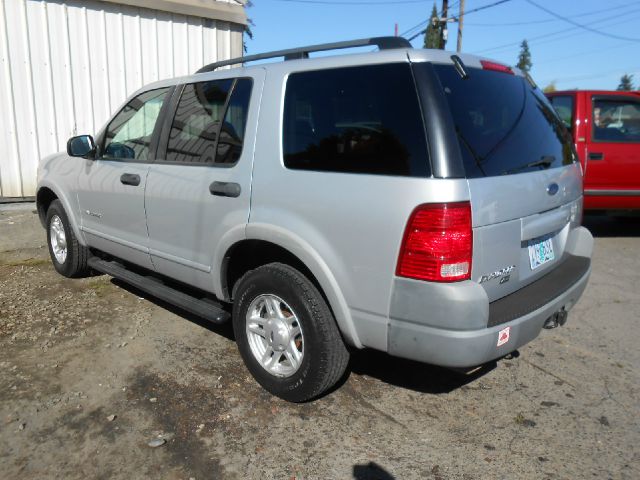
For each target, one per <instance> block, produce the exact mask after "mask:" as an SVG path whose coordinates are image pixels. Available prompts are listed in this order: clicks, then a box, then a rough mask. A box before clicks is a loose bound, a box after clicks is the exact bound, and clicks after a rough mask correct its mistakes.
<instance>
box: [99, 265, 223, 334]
mask: <svg viewBox="0 0 640 480" xmlns="http://www.w3.org/2000/svg"><path fill="white" fill-rule="evenodd" d="M87 264H88V265H89V266H90V267H91V268H93V269H94V270H97V271H98V272H102V273H106V274H107V275H111V276H112V277H113V278H117V279H118V280H122V281H123V282H125V283H128V284H129V285H132V286H134V287H136V288H138V289H140V290H142V291H144V292H146V293H148V294H150V295H153V296H154V297H156V298H159V299H160V300H164V301H166V302H168V303H170V304H172V305H175V306H177V307H179V308H182V309H183V310H186V311H187V312H190V313H193V314H194V315H198V316H199V317H202V318H204V319H206V320H209V321H211V322H214V323H224V322H226V321H227V320H229V318H230V317H231V316H230V315H229V313H228V312H226V311H225V310H223V307H222V305H221V304H219V303H217V302H215V301H213V300H209V299H200V298H196V297H193V296H191V295H189V294H187V293H184V292H181V291H180V290H176V289H175V288H172V287H170V286H168V285H164V284H162V283H160V281H159V280H158V279H156V278H154V277H151V276H144V275H140V274H138V273H135V272H132V271H131V270H128V269H127V268H126V267H124V266H123V265H122V264H120V263H118V262H108V261H106V260H102V259H100V258H98V257H91V258H89V259H88V260H87Z"/></svg>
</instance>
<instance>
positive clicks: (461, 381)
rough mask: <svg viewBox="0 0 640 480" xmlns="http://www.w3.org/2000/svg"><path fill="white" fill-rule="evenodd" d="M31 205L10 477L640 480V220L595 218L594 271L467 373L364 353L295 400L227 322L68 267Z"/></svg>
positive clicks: (5, 420)
mask: <svg viewBox="0 0 640 480" xmlns="http://www.w3.org/2000/svg"><path fill="white" fill-rule="evenodd" d="M33 208H34V207H33V205H22V206H19V207H18V208H7V207H6V206H4V207H0V464H1V465H2V473H1V474H0V476H1V477H2V478H6V479H13V478H16V479H21V480H24V479H30V478H66V479H67V478H68V479H75V478H83V479H85V478H127V479H129V478H163V479H165V478H167V479H189V478H195V479H211V478H216V479H297V480H300V479H315V478H323V479H358V480H361V479H379V480H388V479H394V478H395V479H413V478H427V479H486V478H504V479H513V478H526V479H538V478H544V479H546V478H548V479H577V478H597V479H604V478H614V479H638V478H640V450H639V449H638V446H637V445H638V444H640V402H639V390H640V381H639V380H640V374H639V373H638V367H639V366H640V349H638V347H637V344H638V339H639V338H640V335H639V334H640V324H639V322H638V319H639V318H640V296H639V295H638V293H637V292H638V285H637V283H636V282H637V281H638V279H639V278H640V277H639V274H638V272H639V271H640V255H638V252H639V251H640V222H638V221H637V219H635V220H634V219H628V220H618V221H616V220H614V219H610V218H607V217H593V218H589V217H587V219H586V222H585V223H586V224H587V226H588V227H589V228H591V229H592V231H593V232H594V234H595V235H596V237H597V238H596V249H595V254H594V264H593V275H592V277H591V283H590V285H589V287H588V289H587V291H586V293H585V295H584V297H583V299H582V300H581V302H580V303H579V304H578V305H577V306H576V307H575V308H574V310H573V311H572V312H571V314H570V315H569V322H568V324H567V325H566V326H565V327H564V328H559V329H555V330H551V331H545V332H543V333H542V335H541V336H540V337H539V338H538V339H537V340H536V341H534V342H533V343H531V344H529V345H528V346H526V347H524V348H523V349H522V350H521V351H520V352H519V353H520V355H519V356H514V358H511V359H505V360H502V361H500V362H498V363H497V364H496V365H494V366H492V367H486V368H484V369H482V370H481V371H479V372H476V373H474V374H473V375H462V374H458V373H454V372H451V371H448V370H444V369H439V368H436V367H431V366H428V365H423V364H418V363H414V362H409V361H404V360H400V359H394V358H391V357H389V356H386V355H383V354H379V353H376V352H370V351H361V352H357V353H356V354H354V355H353V358H352V363H351V366H350V374H349V375H348V376H347V377H346V378H345V380H344V382H343V383H342V384H341V386H340V387H339V388H338V389H337V390H335V391H334V392H332V393H331V394H329V395H327V396H325V397H324V398H321V399H319V400H317V401H315V402H312V403H307V404H302V405H292V404H287V403H285V402H283V401H281V400H279V399H276V398H273V397H271V396H270V395H269V394H267V393H266V392H264V391H263V390H262V389H261V388H260V387H259V386H258V385H257V384H256V383H255V382H254V381H253V379H252V378H251V377H249V375H248V373H247V371H246V370H245V368H244V366H243V364H242V361H241V359H240V357H239V355H238V353H237V350H236V347H235V344H234V342H233V334H232V331H231V329H230V328H229V327H228V326H223V327H217V326H211V325H209V324H207V323H206V322H204V321H201V320H199V319H198V318H196V317H192V316H190V315H188V314H185V313H184V312H182V311H179V310H177V309H175V308H172V307H171V306H168V305H166V304H163V303H161V302H158V301H154V300H153V299H150V298H147V297H146V296H143V295H141V294H140V292H137V291H135V290H134V289H132V288H130V287H127V286H126V285H123V284H121V283H119V282H115V281H113V280H111V279H110V278H109V277H106V276H96V277H92V278H87V279H82V280H69V279H65V278H63V277H61V276H59V275H58V274H56V272H55V271H54V269H53V267H52V265H51V263H50V261H49V260H48V252H47V249H46V247H45V246H44V243H45V234H44V230H43V229H42V227H41V226H40V224H39V222H38V220H37V215H35V214H34V212H33ZM152 440H156V441H157V443H161V445H160V446H157V447H150V446H149V445H148V444H149V442H151V441H152Z"/></svg>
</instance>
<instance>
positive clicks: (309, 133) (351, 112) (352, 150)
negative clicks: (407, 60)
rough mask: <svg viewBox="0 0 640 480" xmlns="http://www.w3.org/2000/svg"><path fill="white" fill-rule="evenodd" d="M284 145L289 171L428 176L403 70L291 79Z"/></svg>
mask: <svg viewBox="0 0 640 480" xmlns="http://www.w3.org/2000/svg"><path fill="white" fill-rule="evenodd" d="M282 141H283V149H284V164H285V166H286V167H287V168H292V169H301V170H319V171H331V172H342V173H366V174H377V175H401V176H417V177H426V176H429V175H430V174H431V172H430V167H429V158H428V155H427V148H426V140H425V133H424V125H423V121H422V116H421V114H420V108H419V103H418V96H417V93H416V89H415V86H414V82H413V77H412V75H411V71H410V67H409V65H408V64H391V65H369V66H363V67H349V68H339V69H331V70H320V71H311V72H301V73H294V74H292V75H291V76H290V77H289V79H288V81H287V89H286V94H285V102H284V123H283V139H282Z"/></svg>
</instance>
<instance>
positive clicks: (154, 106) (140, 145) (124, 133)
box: [102, 88, 169, 162]
mask: <svg viewBox="0 0 640 480" xmlns="http://www.w3.org/2000/svg"><path fill="white" fill-rule="evenodd" d="M168 91H169V88H160V89H157V90H150V91H148V92H144V93H141V94H140V95H138V96H137V97H135V98H133V99H131V100H130V101H129V102H128V103H127V104H126V105H125V106H124V108H123V109H122V110H120V112H119V113H118V114H117V115H116V116H115V117H113V120H111V122H110V123H109V126H108V127H107V131H106V135H105V139H104V145H103V148H102V157H103V158H108V159H123V160H138V161H143V162H144V161H146V160H148V157H149V145H150V144H151V135H152V134H153V129H154V128H155V125H156V120H157V119H158V115H159V114H160V108H162V102H163V101H164V98H165V96H166V95H167V92H168Z"/></svg>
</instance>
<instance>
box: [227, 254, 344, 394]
mask: <svg viewBox="0 0 640 480" xmlns="http://www.w3.org/2000/svg"><path fill="white" fill-rule="evenodd" d="M233 330H234V333H235V337H236V342H237V343H238V349H239V350H240V354H241V355H242V359H243V360H244V363H245V364H246V366H247V368H248V369H249V371H250V372H251V374H252V375H253V376H254V378H255V379H256V380H257V381H258V383H260V385H262V386H263V387H264V388H265V389H266V390H267V391H269V392H270V393H272V394H274V395H276V396H278V397H280V398H283V399H284V400H288V401H290V402H303V401H306V400H310V399H312V398H315V397H317V396H319V395H321V394H322V393H324V392H326V391H327V390H328V389H329V388H331V387H332V386H333V385H335V383H336V382H337V381H338V380H339V379H340V377H341V376H342V374H343V373H344V371H345V369H346V367H347V363H348V361H349V353H348V351H347V349H346V347H345V345H344V342H343V341H342V337H341V336H340V332H339V330H338V327H337V325H336V323H335V320H334V318H333V315H332V314H331V310H330V309H329V307H328V305H327V303H326V301H325V300H324V298H323V297H322V295H321V294H320V292H319V291H318V289H317V288H316V287H315V285H313V283H311V282H310V281H309V279H307V278H306V277H305V276H304V275H303V274H302V273H300V272H299V271H297V270H296V269H294V268H292V267H290V266H288V265H284V264H281V263H270V264H268V265H264V266H262V267H259V268H256V269H255V270H252V271H250V272H248V273H247V274H246V275H245V276H244V277H242V279H241V280H240V281H239V284H238V287H237V289H236V292H235V303H234V308H233Z"/></svg>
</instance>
